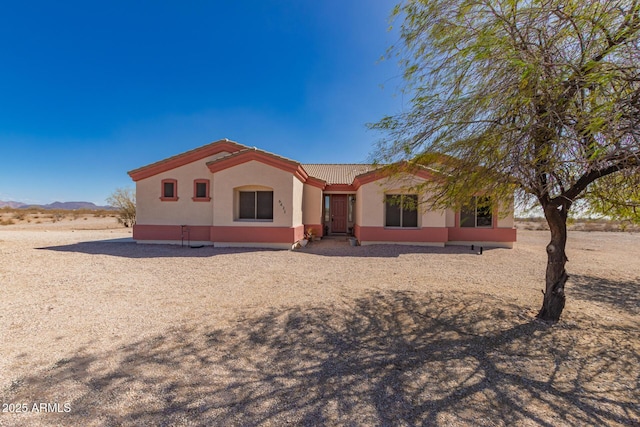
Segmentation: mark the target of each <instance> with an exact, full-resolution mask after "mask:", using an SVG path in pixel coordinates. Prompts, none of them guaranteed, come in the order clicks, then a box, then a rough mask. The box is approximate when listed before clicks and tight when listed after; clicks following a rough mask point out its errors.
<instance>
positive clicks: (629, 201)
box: [586, 171, 640, 225]
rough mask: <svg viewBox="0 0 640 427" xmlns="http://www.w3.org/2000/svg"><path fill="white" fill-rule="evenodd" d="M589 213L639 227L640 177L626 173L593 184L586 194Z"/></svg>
mask: <svg viewBox="0 0 640 427" xmlns="http://www.w3.org/2000/svg"><path fill="white" fill-rule="evenodd" d="M586 199H587V200H589V202H590V203H589V212H590V213H592V214H602V215H606V216H608V217H609V218H618V219H622V220H626V221H628V222H631V223H634V224H638V225H640V176H638V174H633V173H629V172H627V171H625V172H622V173H619V174H616V175H611V176H607V177H604V178H602V179H599V180H598V181H596V182H594V183H593V184H592V185H591V186H590V187H589V191H588V193H587V194H586Z"/></svg>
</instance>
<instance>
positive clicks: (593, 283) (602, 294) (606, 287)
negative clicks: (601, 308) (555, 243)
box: [570, 274, 640, 315]
mask: <svg viewBox="0 0 640 427" xmlns="http://www.w3.org/2000/svg"><path fill="white" fill-rule="evenodd" d="M570 281H571V283H572V284H573V285H574V286H573V287H572V290H571V294H572V295H573V296H575V298H577V299H581V300H586V301H592V302H601V303H605V304H609V305H611V306H613V307H614V308H617V309H621V310H624V311H626V312H628V313H631V314H635V315H638V314H640V277H638V278H636V279H635V280H610V279H603V278H602V277H593V276H583V275H579V274H572V275H571V279H570Z"/></svg>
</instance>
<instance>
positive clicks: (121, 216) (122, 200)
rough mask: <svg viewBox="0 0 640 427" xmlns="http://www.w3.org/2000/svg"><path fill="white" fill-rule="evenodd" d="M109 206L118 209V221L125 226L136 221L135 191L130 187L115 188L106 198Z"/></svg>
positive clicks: (131, 224)
mask: <svg viewBox="0 0 640 427" xmlns="http://www.w3.org/2000/svg"><path fill="white" fill-rule="evenodd" d="M107 203H109V205H110V206H113V207H114V208H116V209H118V222H119V223H120V224H123V225H124V226H125V227H129V226H133V225H134V224H135V223H136V193H135V190H133V189H131V188H117V189H116V190H115V191H114V192H113V193H112V194H111V195H110V196H109V198H108V199H107Z"/></svg>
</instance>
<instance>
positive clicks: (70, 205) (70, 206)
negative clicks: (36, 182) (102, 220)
mask: <svg viewBox="0 0 640 427" xmlns="http://www.w3.org/2000/svg"><path fill="white" fill-rule="evenodd" d="M0 208H12V209H26V208H40V209H63V210H76V209H88V210H100V209H113V208H112V207H111V206H98V205H96V204H95V203H92V202H53V203H49V204H47V205H33V204H27V203H22V202H14V201H8V202H3V201H2V200H0Z"/></svg>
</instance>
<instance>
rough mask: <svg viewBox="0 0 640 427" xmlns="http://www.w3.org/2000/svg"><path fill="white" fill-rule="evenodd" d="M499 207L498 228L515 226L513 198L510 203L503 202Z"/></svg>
mask: <svg viewBox="0 0 640 427" xmlns="http://www.w3.org/2000/svg"><path fill="white" fill-rule="evenodd" d="M498 209H499V211H498V224H497V225H498V228H513V227H514V226H515V221H514V219H513V200H511V202H509V203H501V204H500V206H499V207H498Z"/></svg>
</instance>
